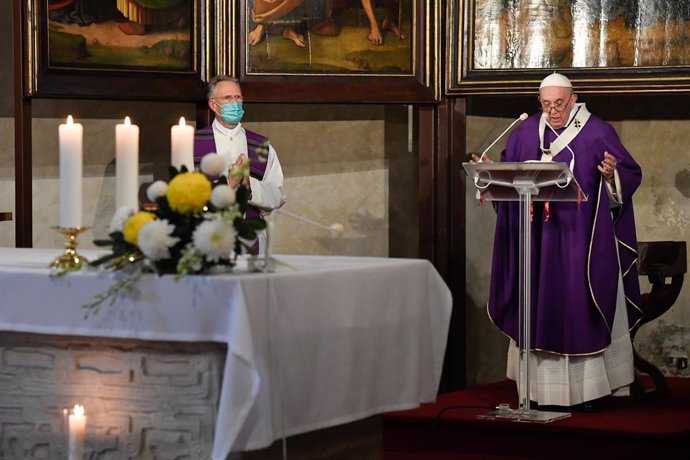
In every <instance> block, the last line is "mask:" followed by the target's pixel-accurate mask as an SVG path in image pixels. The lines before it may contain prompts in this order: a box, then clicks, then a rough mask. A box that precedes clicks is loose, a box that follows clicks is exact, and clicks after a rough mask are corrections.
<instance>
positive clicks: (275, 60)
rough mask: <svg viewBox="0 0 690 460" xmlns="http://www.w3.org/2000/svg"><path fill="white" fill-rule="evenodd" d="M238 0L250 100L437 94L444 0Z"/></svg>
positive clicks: (241, 72)
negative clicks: (424, 0) (254, 98)
mask: <svg viewBox="0 0 690 460" xmlns="http://www.w3.org/2000/svg"><path fill="white" fill-rule="evenodd" d="M237 1H238V2H239V8H238V11H239V20H238V23H239V27H238V29H239V30H238V31H237V39H236V40H237V43H238V44H239V47H238V52H239V59H238V65H237V67H236V69H235V70H236V72H237V74H238V76H239V77H240V79H241V80H242V82H243V83H245V82H246V83H248V84H247V85H246V88H247V90H248V91H249V95H250V98H252V97H253V96H254V95H256V97H258V98H260V99H262V100H269V101H273V100H281V101H298V102H299V101H306V100H309V101H327V102H332V101H372V102H373V101H390V100H394V99H395V98H396V94H397V99H398V100H400V101H401V102H404V101H416V100H423V101H433V100H437V99H438V98H439V97H440V89H439V88H438V82H439V81H440V79H438V78H437V77H438V75H437V73H438V66H439V61H440V59H439V55H440V52H439V51H440V40H439V35H440V27H439V26H440V24H439V18H440V5H441V2H439V1H432V2H421V1H420V0H237ZM276 79H277V80H276ZM355 81H356V83H355ZM277 83H279V84H277ZM386 84H388V87H386ZM283 85H286V86H283ZM243 88H244V86H243ZM437 89H438V90H437ZM278 91H280V92H278Z"/></svg>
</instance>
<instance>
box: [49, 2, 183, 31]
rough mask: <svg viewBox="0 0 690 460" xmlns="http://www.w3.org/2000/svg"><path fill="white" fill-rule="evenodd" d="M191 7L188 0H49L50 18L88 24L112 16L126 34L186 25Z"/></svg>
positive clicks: (103, 20) (57, 20)
mask: <svg viewBox="0 0 690 460" xmlns="http://www.w3.org/2000/svg"><path fill="white" fill-rule="evenodd" d="M190 8H191V4H190V0H48V11H49V17H50V19H51V20H52V21H56V22H61V23H64V24H78V25H80V26H89V25H91V24H97V23H102V22H105V21H108V20H114V21H115V22H117V23H118V28H119V29H120V30H121V31H122V32H123V33H125V34H127V35H144V34H145V33H146V32H147V28H157V29H160V28H163V27H184V26H187V25H188V20H189V17H190V12H191V10H190Z"/></svg>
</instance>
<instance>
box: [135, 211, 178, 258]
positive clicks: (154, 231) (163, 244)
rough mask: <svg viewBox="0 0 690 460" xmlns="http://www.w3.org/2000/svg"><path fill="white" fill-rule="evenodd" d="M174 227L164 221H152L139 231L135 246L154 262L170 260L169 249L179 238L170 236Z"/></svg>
mask: <svg viewBox="0 0 690 460" xmlns="http://www.w3.org/2000/svg"><path fill="white" fill-rule="evenodd" d="M174 230H175V226H174V225H173V224H171V223H170V222H168V221H167V220H165V219H161V220H152V221H151V222H149V223H148V224H146V225H144V226H143V227H142V229H141V230H139V235H138V236H137V246H139V249H141V252H142V253H143V254H144V255H145V256H146V257H148V258H149V259H150V260H153V261H154V262H155V261H157V260H161V259H168V258H170V248H171V247H172V246H174V245H175V243H177V242H178V241H180V239H179V238H177V237H176V236H171V235H172V232H173V231H174Z"/></svg>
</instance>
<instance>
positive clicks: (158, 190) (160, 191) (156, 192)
mask: <svg viewBox="0 0 690 460" xmlns="http://www.w3.org/2000/svg"><path fill="white" fill-rule="evenodd" d="M167 192H168V184H166V183H165V182H163V181H162V180H157V181H156V182H154V183H153V184H151V185H149V187H148V188H147V189H146V198H148V199H149V201H156V198H160V197H162V196H165V194H166V193H167Z"/></svg>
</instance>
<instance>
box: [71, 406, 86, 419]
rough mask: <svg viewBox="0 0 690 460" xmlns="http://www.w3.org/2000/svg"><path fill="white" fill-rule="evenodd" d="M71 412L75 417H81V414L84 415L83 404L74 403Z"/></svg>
mask: <svg viewBox="0 0 690 460" xmlns="http://www.w3.org/2000/svg"><path fill="white" fill-rule="evenodd" d="M72 412H73V413H74V415H76V416H77V417H81V416H82V415H84V406H80V405H79V404H75V405H74V410H73V411H72Z"/></svg>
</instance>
